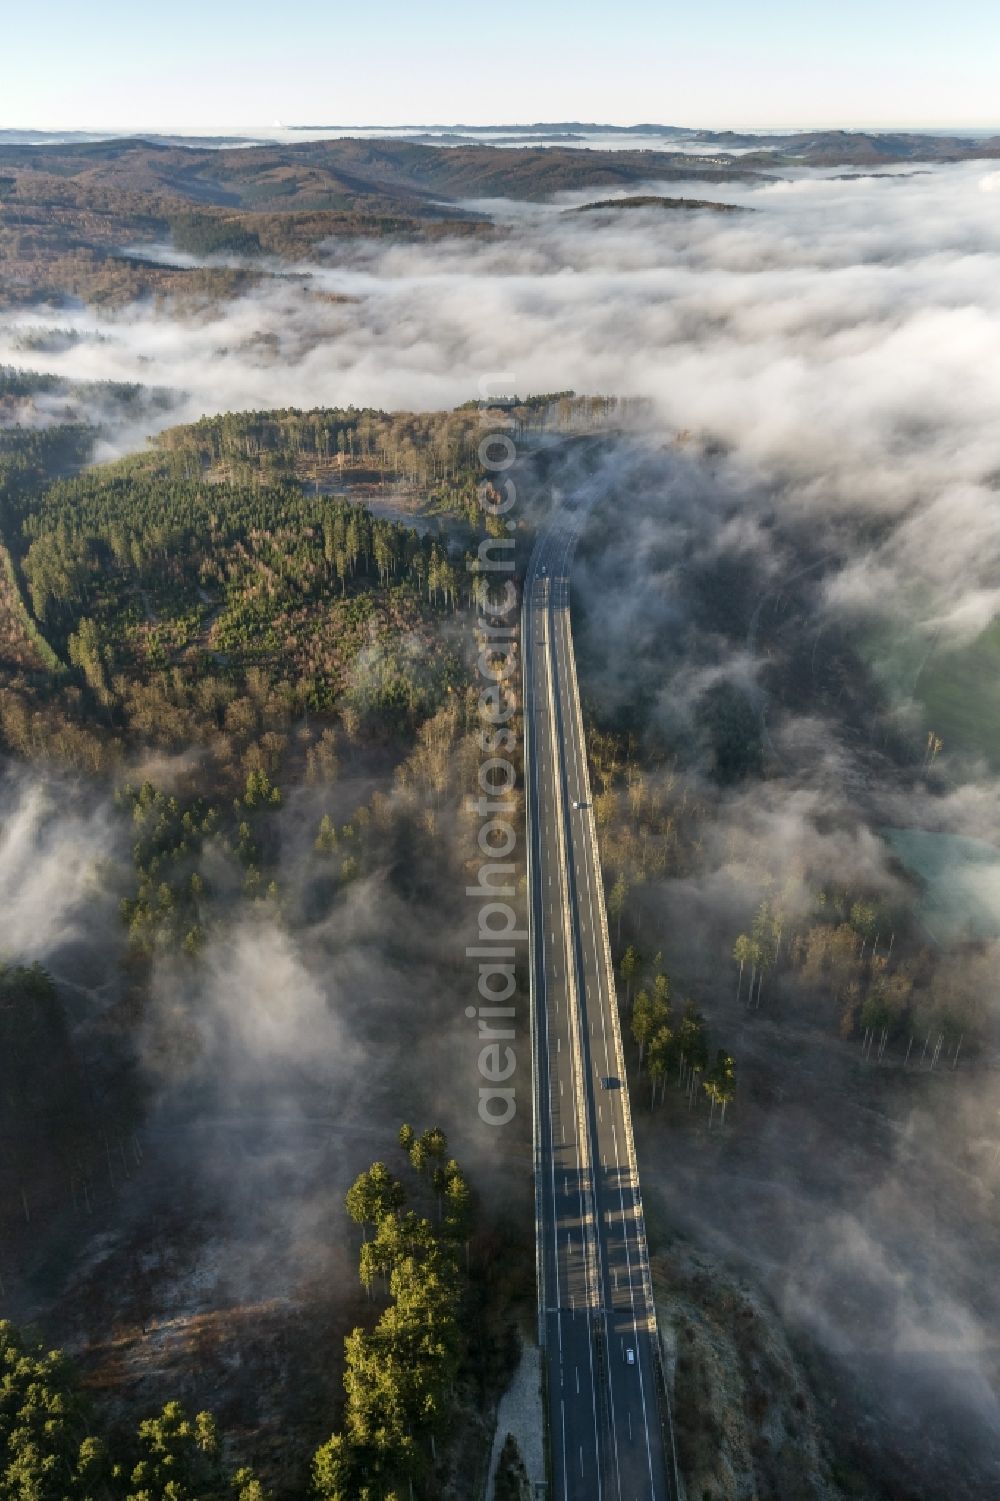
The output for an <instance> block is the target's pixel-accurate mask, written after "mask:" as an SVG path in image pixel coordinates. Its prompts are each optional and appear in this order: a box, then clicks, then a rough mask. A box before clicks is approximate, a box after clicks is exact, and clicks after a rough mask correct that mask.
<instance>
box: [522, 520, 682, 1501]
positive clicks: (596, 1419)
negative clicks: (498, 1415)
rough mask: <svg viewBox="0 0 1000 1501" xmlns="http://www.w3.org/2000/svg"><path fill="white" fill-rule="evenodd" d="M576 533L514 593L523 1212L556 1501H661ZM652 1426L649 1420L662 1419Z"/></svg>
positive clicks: (548, 547) (554, 540)
mask: <svg viewBox="0 0 1000 1501" xmlns="http://www.w3.org/2000/svg"><path fill="white" fill-rule="evenodd" d="M579 521H580V515H579V514H578V513H577V512H576V511H567V510H566V509H562V510H561V511H559V512H557V514H556V517H555V519H554V520H553V522H552V523H551V524H550V526H549V527H548V529H547V530H546V531H545V532H544V533H543V535H542V536H541V538H540V539H539V542H538V544H537V546H536V548H535V551H534V554H533V556H532V560H531V563H530V566H529V569H528V574H527V578H526V581H525V594H524V618H523V636H522V639H523V643H524V647H523V651H524V662H523V667H524V689H525V692H524V714H525V768H526V771H525V774H526V780H527V795H528V831H529V835H528V844H529V887H530V893H529V894H530V903H531V966H532V971H531V978H532V1030H533V1045H534V1063H533V1068H534V1092H535V1102H534V1103H535V1207H536V1219H537V1234H538V1280H539V1332H540V1337H541V1338H542V1340H543V1342H544V1354H545V1364H546V1372H547V1390H548V1407H549V1438H550V1455H551V1470H552V1491H551V1494H552V1495H553V1496H554V1497H556V1498H558V1501H674V1488H673V1485H672V1483H671V1480H670V1478H669V1477H670V1476H672V1475H673V1474H674V1468H673V1463H674V1462H673V1457H672V1456H668V1453H667V1448H668V1445H667V1442H666V1441H665V1437H664V1427H663V1422H664V1421H668V1419H667V1415H666V1409H665V1405H664V1403H663V1399H662V1397H661V1386H660V1375H659V1362H658V1358H657V1335H656V1325H655V1315H654V1310H653V1300H652V1286H651V1282H650V1273H649V1259H648V1254H647V1249H646V1238H645V1229H644V1222H643V1215H642V1202H641V1199H640V1195H639V1178H638V1170H637V1167H636V1159H635V1148H634V1144H633V1141H632V1122H631V1114H630V1110H629V1098H628V1083H627V1079H626V1075H625V1064H624V1059H623V1055H622V1043H621V1035H620V1029H619V1023H618V1011H617V1002H616V999H615V987H614V974H613V970H612V964H611V952H610V946H609V942H608V926H607V917H606V914H605V909H604V895H603V886H602V882H601V868H600V860H599V857H598V850H597V831H596V826H595V824H594V817H593V811H592V806H591V795H590V784H589V777H588V772H587V759H586V746H585V742H584V734H583V722H582V716H581V713H580V699H579V691H578V688H577V682H576V666H575V661H574V656H573V640H572V635H571V631H570V617H569V584H568V566H569V559H570V557H571V555H572V549H573V543H574V540H575V529H576V527H577V526H578V524H579ZM661 1415H662V1416H661Z"/></svg>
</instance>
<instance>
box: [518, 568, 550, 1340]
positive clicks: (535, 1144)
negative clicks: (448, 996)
mask: <svg viewBox="0 0 1000 1501" xmlns="http://www.w3.org/2000/svg"><path fill="white" fill-rule="evenodd" d="M540 545H541V543H540V542H537V543H536V544H535V548H534V551H533V552H532V555H531V561H530V562H529V564H528V572H527V574H526V576H525V586H524V595H523V597H522V600H521V681H522V689H521V713H522V716H523V719H524V736H523V739H524V827H525V837H526V841H527V876H528V1014H529V1018H530V1023H529V1025H530V1031H531V1148H532V1161H533V1164H534V1178H535V1183H534V1189H535V1286H536V1288H537V1291H538V1348H539V1349H540V1350H544V1349H545V1309H546V1307H547V1294H546V1286H545V1248H544V1224H545V1215H544V1210H543V1208H542V1203H543V1200H542V1195H543V1188H542V1173H543V1171H544V1164H543V1162H542V1143H541V1114H540V1112H541V1106H542V1098H541V1080H540V1076H539V1071H538V1054H539V1030H538V995H537V992H536V985H535V969H536V953H535V943H536V937H537V935H536V933H535V881H534V868H535V817H534V814H535V808H534V803H535V799H534V788H533V777H534V770H533V768H534V764H535V762H534V739H535V732H534V728H533V726H532V723H531V715H530V714H529V713H528V702H529V698H533V688H532V677H531V673H532V667H533V657H534V648H533V646H532V642H531V607H532V600H531V595H532V588H533V582H534V566H535V558H536V555H537V553H538V550H539V547H540ZM543 1364H544V1362H543Z"/></svg>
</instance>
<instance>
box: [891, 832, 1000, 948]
mask: <svg viewBox="0 0 1000 1501" xmlns="http://www.w3.org/2000/svg"><path fill="white" fill-rule="evenodd" d="M882 834H883V838H884V839H885V840H886V842H887V843H888V844H889V846H890V848H891V849H892V851H893V853H894V854H895V855H897V856H898V858H899V859H900V860H901V861H902V863H903V864H904V865H905V866H906V869H907V870H908V871H909V873H910V874H911V875H912V876H914V877H916V879H917V880H918V881H919V882H920V883H921V885H922V887H923V893H922V895H921V898H920V901H919V903H918V907H917V910H918V915H919V917H920V920H921V922H922V923H923V925H924V927H925V928H926V930H927V932H928V934H929V936H930V937H931V938H933V939H934V941H935V942H936V943H951V942H954V941H955V940H956V939H961V938H965V937H970V936H971V937H976V938H995V937H997V936H1000V850H997V849H996V848H995V846H994V845H992V844H987V842H986V841H985V840H984V839H966V838H963V837H962V836H960V835H957V834H933V833H930V832H929V831H928V830H927V829H883V831H882Z"/></svg>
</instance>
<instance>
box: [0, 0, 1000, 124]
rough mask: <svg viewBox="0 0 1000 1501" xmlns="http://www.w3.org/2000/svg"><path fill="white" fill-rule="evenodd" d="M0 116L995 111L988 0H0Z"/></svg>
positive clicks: (394, 119)
mask: <svg viewBox="0 0 1000 1501" xmlns="http://www.w3.org/2000/svg"><path fill="white" fill-rule="evenodd" d="M0 39H2V56H3V83H2V87H0V126H25V127H34V128H52V129H65V128H68V127H71V126H78V127H89V128H104V127H122V128H134V127H146V128H152V127H164V128H166V127H170V126H175V127H195V126H205V127H214V128H219V127H222V128H230V127H248V126H265V125H270V124H272V123H273V122H274V121H276V120H280V121H282V122H284V123H285V124H302V123H310V124H362V125H364V124H386V125H390V124H401V123H414V122H426V121H434V122H435V123H442V122H444V123H451V122H454V121H464V122H467V123H470V124H476V123H492V122H496V121H503V122H508V123H509V122H513V121H526V120H560V119H578V118H584V119H591V120H600V121H608V122H612V123H620V124H624V123H632V122H635V121H642V120H653V121H658V122H662V123H668V124H693V125H719V126H725V125H765V126H766V125H772V126H781V125H795V124H801V125H875V126H877V125H917V126H921V125H922V126H947V125H954V126H964V127H978V126H984V125H985V126H1000V97H998V93H1000V91H998V79H1000V3H998V0H953V3H951V4H945V5H942V4H941V3H940V0H714V3H713V0H710V3H709V4H707V5H706V4H704V3H703V4H701V5H697V6H695V5H691V6H687V5H679V4H676V3H675V0H659V3H657V0H614V3H608V0H605V3H601V4H598V3H595V0H580V3H578V4H575V5H567V4H562V3H555V4H553V3H545V0H535V3H527V0H506V3H505V4H503V5H500V6H497V5H475V4H470V3H468V0H463V3H458V0H424V3H423V4H420V3H405V0H372V3H367V4H366V3H364V0H360V3H358V0H352V3H350V4H347V5H343V4H337V3H336V0H300V3H297V4H285V5H281V4H274V3H272V0H269V3H263V0H240V3H238V0H170V3H168V4H163V5H158V6H156V7H155V8H150V7H148V6H144V5H143V4H142V3H141V0H87V3H81V0H36V3H31V0H0Z"/></svg>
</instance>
